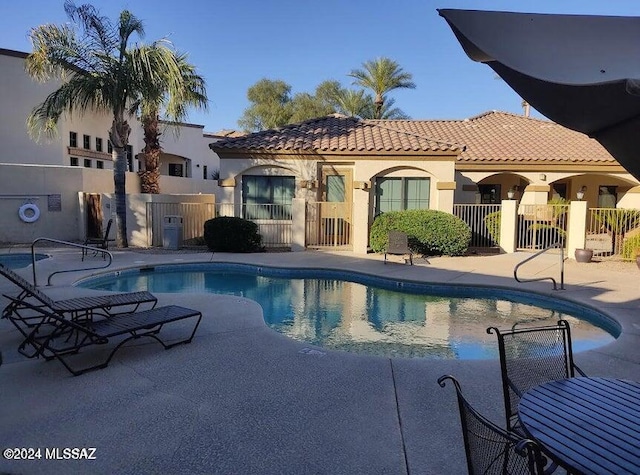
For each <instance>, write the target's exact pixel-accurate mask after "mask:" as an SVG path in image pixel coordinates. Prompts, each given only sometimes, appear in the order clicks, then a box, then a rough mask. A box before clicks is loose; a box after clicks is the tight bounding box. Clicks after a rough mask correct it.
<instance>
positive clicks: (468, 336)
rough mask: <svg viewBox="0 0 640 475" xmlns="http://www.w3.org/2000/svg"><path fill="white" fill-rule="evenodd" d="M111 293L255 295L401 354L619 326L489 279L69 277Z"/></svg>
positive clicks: (583, 334) (297, 319) (324, 329)
mask: <svg viewBox="0 0 640 475" xmlns="http://www.w3.org/2000/svg"><path fill="white" fill-rule="evenodd" d="M78 285H79V286H81V287H87V288H92V289H101V290H109V291H117V292H129V291H137V290H148V291H150V292H180V293H184V292H210V293H216V294H230V295H237V296H241V297H247V298H249V299H252V300H254V301H256V302H258V303H259V304H260V305H261V306H262V308H263V313H264V318H265V321H266V323H267V324H268V325H269V326H270V327H271V328H273V329H275V330H277V331H279V332H281V333H284V334H285V335H288V336H290V337H292V338H295V339H298V340H302V341H306V342H309V343H313V344H316V345H319V346H322V347H325V348H331V349H339V350H346V351H352V352H358V353H366V354H376V355H384V356H400V357H429V358H447V359H485V358H497V356H498V352H497V345H496V337H495V335H488V334H487V333H486V328H487V327H489V326H497V327H499V328H509V327H511V326H512V325H513V324H514V323H516V322H519V323H520V324H522V325H526V324H532V325H533V324H535V325H542V324H554V323H556V322H557V320H558V319H559V318H564V319H566V320H568V321H569V322H570V324H571V329H572V337H573V343H574V349H575V351H584V350H587V349H591V348H595V347H597V346H601V345H604V344H606V343H609V342H611V341H613V340H614V339H615V337H617V336H618V335H619V333H620V328H619V326H618V325H617V324H616V323H615V322H613V321H612V320H610V319H609V318H608V317H606V316H605V315H603V314H600V313H599V312H597V311H595V310H593V309H590V308H588V307H584V306H581V305H578V304H575V303H571V302H568V301H563V300H559V299H551V298H549V297H545V296H541V295H537V294H531V293H527V292H520V291H516V290H510V289H496V288H488V287H475V286H474V287H472V286H453V285H441V284H424V283H416V282H407V281H392V280H389V279H384V278H380V277H375V276H368V275H364V274H358V273H347V272H343V271H331V270H325V269H279V268H270V267H257V266H249V265H244V264H190V265H166V266H157V267H155V268H143V269H136V270H131V271H123V272H117V273H111V274H108V275H104V276H102V277H98V278H93V279H90V280H85V281H82V282H79V283H78Z"/></svg>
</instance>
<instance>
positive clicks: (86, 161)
mask: <svg viewBox="0 0 640 475" xmlns="http://www.w3.org/2000/svg"><path fill="white" fill-rule="evenodd" d="M84 167H85V168H91V159H90V158H85V159H84Z"/></svg>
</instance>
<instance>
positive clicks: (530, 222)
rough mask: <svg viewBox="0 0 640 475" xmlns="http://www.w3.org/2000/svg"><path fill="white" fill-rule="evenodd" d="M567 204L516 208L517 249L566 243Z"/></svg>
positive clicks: (540, 247)
mask: <svg viewBox="0 0 640 475" xmlns="http://www.w3.org/2000/svg"><path fill="white" fill-rule="evenodd" d="M568 222H569V205H549V204H545V205H529V204H526V205H523V204H521V205H520V207H519V208H518V223H517V233H518V240H517V243H518V244H517V248H518V250H534V249H544V248H546V247H548V246H550V245H552V244H555V243H557V242H561V243H562V245H563V246H564V247H566V244H567V223H568Z"/></svg>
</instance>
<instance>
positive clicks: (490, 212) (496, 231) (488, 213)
mask: <svg viewBox="0 0 640 475" xmlns="http://www.w3.org/2000/svg"><path fill="white" fill-rule="evenodd" d="M500 209H501V205H500V204H458V205H453V214H454V215H455V216H457V217H458V218H460V219H461V220H462V221H464V222H465V223H467V225H468V226H469V227H470V228H471V243H470V244H469V247H496V246H498V245H499V244H500Z"/></svg>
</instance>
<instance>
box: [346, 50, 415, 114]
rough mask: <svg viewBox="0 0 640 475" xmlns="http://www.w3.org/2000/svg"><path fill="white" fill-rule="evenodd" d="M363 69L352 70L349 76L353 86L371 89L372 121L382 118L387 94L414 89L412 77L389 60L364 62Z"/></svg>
mask: <svg viewBox="0 0 640 475" xmlns="http://www.w3.org/2000/svg"><path fill="white" fill-rule="evenodd" d="M362 66H363V69H354V70H353V71H351V73H349V76H351V77H353V78H354V79H355V81H354V84H356V85H358V86H361V87H364V88H367V89H371V91H373V93H374V95H375V100H374V105H375V108H374V117H373V118H374V119H381V118H382V110H383V106H384V103H385V100H386V96H387V93H389V91H392V90H394V89H399V88H406V89H414V88H415V87H416V85H415V84H414V83H413V82H411V80H412V78H413V75H412V74H410V73H406V72H404V70H403V69H402V68H401V67H400V65H399V64H398V63H396V62H395V61H392V60H391V59H389V58H384V57H382V58H378V59H375V60H370V61H367V62H365V63H364V64H363V65H362Z"/></svg>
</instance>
